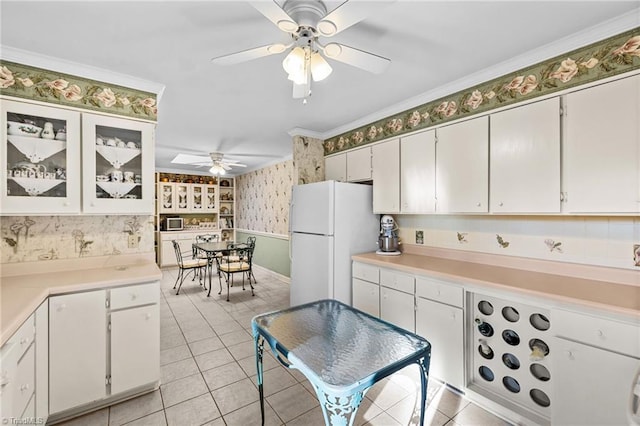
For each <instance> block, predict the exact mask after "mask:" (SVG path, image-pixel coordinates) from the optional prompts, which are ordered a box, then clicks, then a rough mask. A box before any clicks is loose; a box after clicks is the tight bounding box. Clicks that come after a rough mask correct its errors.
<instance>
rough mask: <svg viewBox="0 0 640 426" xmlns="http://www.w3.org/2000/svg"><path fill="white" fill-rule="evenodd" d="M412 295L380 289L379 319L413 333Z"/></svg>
mask: <svg viewBox="0 0 640 426" xmlns="http://www.w3.org/2000/svg"><path fill="white" fill-rule="evenodd" d="M414 304H415V301H414V296H413V294H408V293H404V292H402V291H399V290H394V289H392V288H387V287H380V318H381V319H383V320H385V321H388V322H390V323H392V324H394V325H397V326H398V327H401V328H404V329H405V330H408V331H411V332H414V331H415V322H416V320H415V306H414Z"/></svg>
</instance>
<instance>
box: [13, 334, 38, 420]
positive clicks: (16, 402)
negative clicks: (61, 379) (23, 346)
mask: <svg viewBox="0 0 640 426" xmlns="http://www.w3.org/2000/svg"><path fill="white" fill-rule="evenodd" d="M35 353H36V350H35V346H31V348H30V349H29V350H28V351H27V353H26V354H25V355H24V356H23V357H22V359H21V360H20V361H19V362H18V368H17V370H16V377H15V382H14V387H13V403H12V405H13V412H14V413H20V414H22V413H23V412H24V409H25V407H26V406H27V403H28V402H29V400H30V399H31V396H32V395H33V390H34V388H35V382H36V381H35V369H36V364H35Z"/></svg>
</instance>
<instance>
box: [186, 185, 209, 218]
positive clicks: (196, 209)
mask: <svg viewBox="0 0 640 426" xmlns="http://www.w3.org/2000/svg"><path fill="white" fill-rule="evenodd" d="M189 190H190V197H191V211H192V212H193V213H202V212H203V211H204V208H203V207H204V202H205V200H204V185H189Z"/></svg>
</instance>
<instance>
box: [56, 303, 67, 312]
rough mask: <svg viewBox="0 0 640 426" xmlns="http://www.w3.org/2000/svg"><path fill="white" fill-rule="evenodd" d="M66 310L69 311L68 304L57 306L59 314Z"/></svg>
mask: <svg viewBox="0 0 640 426" xmlns="http://www.w3.org/2000/svg"><path fill="white" fill-rule="evenodd" d="M64 309H67V304H66V303H61V304H59V305H58V306H57V308H56V310H57V311H58V312H60V311H62V310H64Z"/></svg>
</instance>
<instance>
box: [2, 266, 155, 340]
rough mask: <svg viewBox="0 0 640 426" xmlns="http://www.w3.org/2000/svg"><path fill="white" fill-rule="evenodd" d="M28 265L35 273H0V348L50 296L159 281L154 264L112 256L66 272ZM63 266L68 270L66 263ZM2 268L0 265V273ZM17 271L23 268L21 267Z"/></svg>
mask: <svg viewBox="0 0 640 426" xmlns="http://www.w3.org/2000/svg"><path fill="white" fill-rule="evenodd" d="M119 257H120V256H119ZM121 257H123V258H124V257H125V256H121ZM30 263H33V264H35V263H38V264H39V265H38V266H36V265H31V266H32V268H31V271H34V270H35V271H38V272H37V273H19V274H6V273H4V272H5V271H3V276H2V281H1V282H0V346H1V345H3V344H4V343H5V342H6V341H7V340H8V339H9V338H10V337H11V335H12V334H13V333H15V331H16V330H17V329H18V328H19V327H20V325H21V324H22V323H23V322H24V321H25V320H26V319H27V318H29V316H30V315H31V314H32V313H33V312H35V310H36V309H37V308H38V306H40V304H41V303H42V302H44V301H46V300H47V297H49V296H54V295H58V294H65V293H73V292H79V291H88V290H97V289H104V288H111V287H118V286H124V285H132V284H142V283H146V282H151V281H157V280H160V279H161V278H162V272H161V271H160V269H158V266H157V265H156V264H155V262H153V261H152V260H149V259H142V258H136V259H131V258H129V259H126V260H125V259H122V260H121V261H113V256H112V257H109V261H104V262H100V261H97V259H91V260H90V261H88V262H83V260H75V268H74V269H66V270H65V269H62V270H55V269H56V268H55V267H54V268H49V267H48V266H49V265H47V264H44V265H43V264H41V263H40V262H30ZM48 263H51V261H49V262H48ZM65 264H66V265H67V266H70V264H69V262H65ZM63 266H64V265H63ZM5 267H6V265H3V269H4V268H5ZM20 267H21V268H24V264H23V265H21V266H20ZM52 269H53V270H52Z"/></svg>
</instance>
